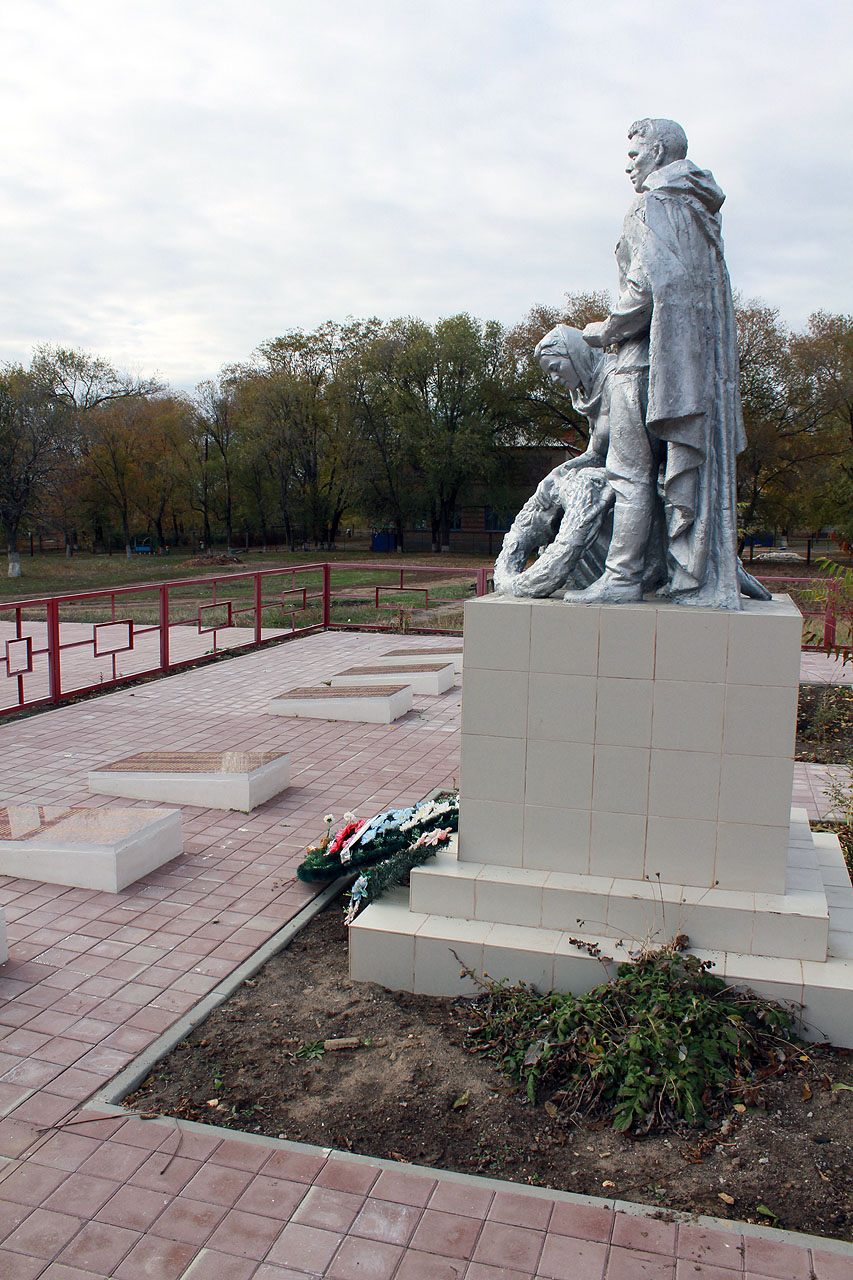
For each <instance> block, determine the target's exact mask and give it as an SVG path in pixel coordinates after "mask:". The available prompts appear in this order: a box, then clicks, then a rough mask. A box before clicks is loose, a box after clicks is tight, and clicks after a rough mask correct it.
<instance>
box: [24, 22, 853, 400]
mask: <svg viewBox="0 0 853 1280" xmlns="http://www.w3.org/2000/svg"><path fill="white" fill-rule="evenodd" d="M851 36H853V6H851V5H850V4H849V0H810V3H805V2H804V0H737V2H735V0H714V2H713V3H708V2H707V0H645V3H638V2H637V0H587V2H586V3H580V0H489V2H488V3H486V0H419V2H418V3H415V0H323V3H321V4H314V3H309V2H307V0H239V2H238V0H24V2H23V3H17V4H12V3H7V4H6V5H4V6H3V16H2V18H0V38H2V43H3V69H2V73H0V74H1V75H2V79H0V118H2V120H3V121H4V130H3V145H2V149H0V172H2V188H0V263H2V289H0V360H21V361H23V362H24V363H27V362H28V360H29V358H30V354H31V351H32V348H33V346H34V345H35V344H37V343H40V342H52V343H61V344H64V345H70V346H75V347H82V348H85V349H87V350H90V351H94V352H97V353H98V354H100V355H103V356H106V357H108V358H109V359H111V360H113V361H114V362H115V363H116V364H118V365H119V366H120V367H122V368H124V369H131V370H133V371H134V372H141V373H146V374H150V373H155V372H157V373H159V374H160V375H162V376H163V377H164V378H167V379H169V380H170V381H171V382H172V383H173V385H175V386H181V387H186V388H191V387H192V386H194V385H195V383H196V382H198V381H200V380H201V379H204V378H209V377H212V376H214V375H215V374H216V372H217V371H218V369H219V368H220V366H221V365H223V364H224V363H228V362H233V361H238V360H243V359H245V358H246V357H247V356H248V355H249V354H250V352H251V351H252V350H253V348H254V347H256V346H257V344H258V343H259V342H262V341H264V340H265V339H268V338H272V337H274V336H276V335H277V334H280V333H283V332H285V331H286V330H288V329H291V328H304V329H310V328H313V327H314V326H315V325H317V324H319V323H320V322H322V321H323V320H326V319H335V320H343V319H345V318H346V317H347V316H360V317H365V316H369V315H377V316H380V317H382V318H386V319H389V318H391V317H394V316H399V315H418V316H422V317H424V318H425V319H428V320H434V319H437V318H438V317H439V316H443V315H452V314H454V313H455V312H458V311H462V310H466V311H470V312H471V313H472V314H474V315H477V316H480V317H482V318H483V319H490V318H496V319H498V320H501V321H503V322H505V323H513V322H514V321H516V320H519V319H521V318H522V317H523V315H524V314H525V313H526V312H527V311H528V310H529V308H530V307H531V306H532V305H533V304H534V303H537V302H548V303H554V304H557V303H559V302H560V301H561V298H562V296H563V294H564V293H565V292H566V291H579V290H587V289H600V288H612V286H613V284H614V281H615V266H614V261H613V246H614V244H615V241H616V237H617V234H618V231H619V226H620V223H621V219H622V215H623V213H624V211H625V208H626V207H627V204H628V201H629V198H630V196H631V188H630V185H629V183H628V180H627V178H626V176H625V174H624V167H625V163H626V159H625V152H626V148H627V143H626V130H627V127H628V125H629V124H630V123H631V121H632V120H634V119H635V118H637V117H638V116H645V115H652V116H670V117H672V118H674V119H676V120H679V121H680V122H681V123H682V124H683V125H684V127H685V129H686V130H687V135H688V138H689V139H690V156H691V158H692V159H694V160H695V161H696V162H697V163H698V164H700V165H702V166H703V167H707V168H710V169H712V170H713V172H714V174H715V176H716V178H717V181H718V182H719V183H720V185H721V186H722V188H723V190H724V191H725V192H726V193H727V196H728V199H727V202H726V204H725V207H724V210H723V226H724V233H725V238H726V248H727V257H728V262H729V270H730V273H731V276H732V281H733V283H734V285H735V287H736V288H739V289H740V290H741V292H742V293H743V294H744V295H746V296H747V297H751V296H756V295H757V296H760V297H762V298H763V299H765V300H766V301H767V302H769V303H771V304H772V305H773V306H777V307H778V308H779V309H780V311H781V314H782V317H783V318H784V319H785V320H786V321H787V322H788V323H789V324H791V325H792V326H793V327H797V326H800V325H802V324H804V323H805V321H806V319H807V317H808V315H809V314H810V312H812V311H814V310H817V309H818V308H824V309H827V310H831V311H844V312H850V311H851V310H853V303H851V272H850V265H849V263H850V248H849V246H850V236H851V209H853V178H851V139H850V128H851V122H853V111H851V99H852V98H853V89H851V82H852V81H853V77H851V74H850V50H851V43H853V42H851Z"/></svg>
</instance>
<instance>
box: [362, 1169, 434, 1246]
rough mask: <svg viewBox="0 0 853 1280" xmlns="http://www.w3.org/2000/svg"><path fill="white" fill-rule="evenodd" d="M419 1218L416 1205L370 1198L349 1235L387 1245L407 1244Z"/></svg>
mask: <svg viewBox="0 0 853 1280" xmlns="http://www.w3.org/2000/svg"><path fill="white" fill-rule="evenodd" d="M377 1185H378V1184H377ZM420 1216H421V1210H420V1207H419V1206H418V1205H409V1204H395V1203H394V1202H393V1201H390V1200H377V1199H372V1198H371V1199H370V1200H366V1201H365V1203H364V1208H363V1209H362V1210H361V1212H360V1213H359V1215H358V1217H357V1218H356V1220H355V1222H354V1223H353V1224H352V1227H351V1229H350V1234H351V1235H353V1236H367V1237H368V1238H369V1239H371V1240H384V1241H385V1242H386V1243H387V1244H408V1242H409V1240H410V1239H411V1237H412V1233H413V1231H414V1229H415V1226H416V1224H417V1221H418V1219H419V1218H420Z"/></svg>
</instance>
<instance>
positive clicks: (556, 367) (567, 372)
mask: <svg viewBox="0 0 853 1280" xmlns="http://www.w3.org/2000/svg"><path fill="white" fill-rule="evenodd" d="M539 363H540V364H541V366H542V371H543V373H547V374H548V377H549V378H550V379H551V381H552V382H559V384H560V386H561V387H567V388H568V389H569V391H575V390H576V389H577V388H578V387H579V386H580V379H579V378H578V375H577V372H576V371H575V366H574V365H573V364H572V362H571V360H569V359H567V358H566V356H559V355H555V354H545V355H543V356H540V357H539Z"/></svg>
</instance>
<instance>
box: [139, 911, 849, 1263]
mask: <svg viewBox="0 0 853 1280" xmlns="http://www.w3.org/2000/svg"><path fill="white" fill-rule="evenodd" d="M470 1020H471V1017H470V1002H469V1001H467V1000H461V999H460V1000H451V999H439V998H435V997H426V996H412V995H408V994H404V993H400V992H388V991H385V990H384V989H383V988H381V987H378V986H375V985H373V984H359V983H351V982H350V981H349V978H348V976H347V942H346V928H345V926H344V924H343V913H342V909H341V905H340V903H333V904H332V905H331V906H330V907H329V908H327V909H326V910H325V911H324V912H322V913H321V914H320V915H318V916H317V917H316V918H315V919H314V921H312V923H311V924H310V925H309V926H308V927H307V928H306V929H304V930H303V931H302V933H300V934H299V935H298V936H297V937H296V938H295V939H294V941H293V942H292V943H291V945H290V947H288V948H287V949H286V950H285V951H282V952H280V953H279V955H277V956H275V957H273V959H272V960H270V961H269V962H268V964H267V965H266V966H265V967H264V968H263V969H262V970H260V971H259V972H258V974H256V975H255V977H254V978H252V979H251V980H249V981H248V982H246V983H245V984H244V985H243V986H242V987H241V988H240V989H239V990H238V991H237V992H236V993H235V995H234V996H233V997H232V999H231V1000H230V1001H229V1002H228V1003H227V1004H225V1005H223V1006H222V1007H221V1008H220V1009H218V1010H216V1011H215V1012H214V1013H213V1014H211V1016H210V1017H209V1018H208V1019H207V1021H206V1022H205V1023H204V1024H203V1025H202V1026H201V1027H199V1028H198V1029H197V1030H196V1031H195V1032H194V1033H193V1034H192V1035H191V1036H190V1037H189V1038H188V1039H187V1040H185V1041H182V1042H181V1043H180V1044H179V1045H178V1046H177V1047H176V1048H175V1050H174V1051H173V1052H172V1053H171V1054H170V1055H169V1056H168V1057H167V1058H165V1059H164V1060H163V1061H162V1062H161V1063H159V1064H158V1065H157V1066H156V1067H155V1068H154V1070H153V1071H152V1073H151V1074H150V1076H149V1077H148V1079H147V1080H146V1081H145V1082H144V1083H143V1085H142V1087H141V1088H140V1089H139V1090H138V1091H137V1092H136V1093H134V1094H132V1095H131V1096H130V1097H129V1098H127V1099H126V1100H125V1101H126V1104H127V1105H129V1106H132V1107H134V1108H135V1109H137V1110H139V1111H141V1112H142V1113H143V1114H146V1115H148V1114H162V1115H172V1116H180V1117H182V1118H184V1119H188V1120H196V1121H201V1122H202V1123H208V1124H217V1125H224V1126H226V1127H227V1128H232V1129H242V1130H245V1131H246V1132H250V1133H263V1134H268V1135H271V1136H274V1137H283V1138H289V1139H291V1140H293V1141H298V1142H308V1143H313V1144H316V1145H318V1146H323V1147H334V1148H337V1149H340V1150H346V1151H356V1152H361V1153H362V1154H364V1155H371V1156H379V1157H382V1158H384V1159H391V1160H398V1161H405V1162H409V1163H415V1164H420V1165H432V1166H435V1167H436V1168H439V1169H453V1170H458V1171H460V1172H463V1173H475V1174H484V1175H487V1176H489V1177H494V1178H505V1179H509V1180H512V1181H516V1182H522V1183H530V1184H533V1185H537V1186H549V1187H555V1188H559V1189H561V1190H565V1191H574V1192H580V1193H583V1194H587V1195H596V1196H604V1197H609V1196H613V1197H614V1198H619V1199H623V1200H633V1201H638V1202H641V1203H643V1204H651V1205H657V1206H659V1207H660V1208H661V1211H662V1212H665V1211H666V1210H670V1209H677V1210H684V1211H687V1212H695V1213H702V1214H712V1215H716V1216H718V1217H728V1218H736V1219H739V1220H741V1221H743V1220H745V1221H747V1222H761V1223H764V1224H765V1225H768V1224H770V1225H778V1226H781V1227H787V1228H790V1229H792V1230H797V1231H806V1232H812V1233H815V1234H818V1235H825V1236H831V1237H836V1238H841V1239H846V1240H850V1239H853V1147H851V1137H853V1055H851V1054H849V1053H848V1052H847V1051H846V1050H833V1049H830V1048H815V1049H810V1050H809V1053H808V1055H807V1057H808V1060H807V1061H805V1062H801V1063H798V1071H797V1072H792V1073H790V1074H787V1075H785V1076H782V1077H780V1078H777V1079H774V1080H772V1081H770V1082H768V1083H767V1084H765V1085H764V1086H763V1087H762V1098H761V1101H760V1103H759V1105H750V1106H748V1107H746V1108H743V1107H741V1104H738V1107H740V1109H735V1108H733V1109H732V1110H731V1112H730V1114H729V1115H728V1116H727V1118H726V1119H725V1120H724V1122H723V1125H722V1128H720V1129H717V1130H715V1131H705V1130H692V1131H690V1132H689V1133H685V1134H680V1133H675V1132H670V1133H667V1134H663V1135H655V1136H652V1137H649V1138H644V1139H643V1140H641V1141H637V1140H632V1139H631V1138H630V1137H625V1136H623V1135H619V1134H617V1133H614V1131H613V1130H612V1129H610V1128H609V1127H598V1126H592V1127H576V1126H575V1125H573V1124H570V1123H569V1122H567V1121H566V1120H565V1119H564V1118H563V1117H561V1115H560V1112H559V1110H558V1109H557V1108H556V1107H554V1106H553V1104H551V1105H537V1106H535V1107H534V1106H531V1105H530V1104H529V1103H528V1102H527V1101H526V1100H525V1098H524V1097H523V1096H522V1095H521V1094H519V1093H518V1092H516V1091H515V1090H514V1088H513V1086H512V1085H511V1084H510V1082H509V1081H508V1080H507V1079H506V1078H505V1077H504V1076H502V1075H501V1074H500V1073H499V1072H498V1071H497V1070H496V1068H495V1067H494V1066H493V1065H492V1064H490V1063H488V1062H485V1061H483V1060H481V1059H480V1058H478V1057H475V1056H473V1055H472V1054H471V1053H470V1052H468V1051H467V1050H466V1048H465V1043H464V1042H465V1033H466V1028H467V1026H468V1025H469V1022H470ZM839 1085H840V1086H841V1087H840V1088H839V1087H835V1088H833V1086H839Z"/></svg>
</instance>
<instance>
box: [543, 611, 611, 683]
mask: <svg viewBox="0 0 853 1280" xmlns="http://www.w3.org/2000/svg"><path fill="white" fill-rule="evenodd" d="M599 613H600V611H599V610H598V609H594V608H593V609H573V608H572V607H571V606H570V605H567V604H566V603H564V602H563V601H562V600H534V601H533V604H532V610H531V631H530V670H531V671H545V672H551V673H553V674H556V675H579V676H580V675H583V676H595V675H597V674H598V629H599Z"/></svg>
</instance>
